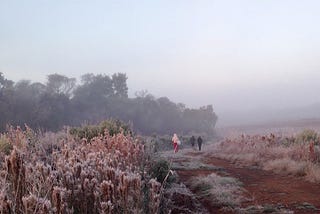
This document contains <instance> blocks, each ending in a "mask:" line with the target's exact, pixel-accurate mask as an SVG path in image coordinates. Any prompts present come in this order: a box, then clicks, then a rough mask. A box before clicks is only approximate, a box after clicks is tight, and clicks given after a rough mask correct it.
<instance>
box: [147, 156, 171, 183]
mask: <svg viewBox="0 0 320 214" xmlns="http://www.w3.org/2000/svg"><path fill="white" fill-rule="evenodd" d="M169 172H170V163H169V162H168V161H166V160H158V161H155V162H154V163H152V165H151V167H150V175H151V177H153V178H157V181H158V182H160V183H163V181H164V179H165V178H166V176H167V175H168V174H169ZM173 181H174V177H173V175H171V174H170V175H169V177H168V179H167V182H168V183H172V182H173Z"/></svg>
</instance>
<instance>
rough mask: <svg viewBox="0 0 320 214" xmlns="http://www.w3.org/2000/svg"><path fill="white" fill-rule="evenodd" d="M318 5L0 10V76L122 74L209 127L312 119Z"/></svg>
mask: <svg viewBox="0 0 320 214" xmlns="http://www.w3.org/2000/svg"><path fill="white" fill-rule="evenodd" d="M319 6H320V3H319V2H318V1H315V0H308V1H276V0H272V1H267V2H261V1H232V0H230V1H206V0H204V1H183V2H182V1H174V2H172V1H152V2H146V1H135V2H128V1H94V2H87V1H67V2H66V1H51V2H43V1H37V0H31V1H28V2H20V1H9V0H5V1H1V2H0V26H1V29H0V47H1V48H0V72H2V73H3V74H4V76H5V77H6V78H7V79H9V80H13V81H14V82H18V81H19V80H22V79H27V80H31V81H32V82H41V83H43V84H45V83H46V81H47V76H48V75H50V74H54V73H58V74H61V75H64V76H67V77H69V78H77V80H78V84H79V82H80V77H81V76H82V75H84V74H87V73H93V74H96V75H97V74H106V75H112V74H114V73H125V74H126V75H127V77H128V81H127V86H128V96H129V97H130V98H134V97H135V93H136V92H139V91H142V90H147V91H148V93H150V94H152V95H153V96H154V97H155V98H160V97H167V98H169V99H170V100H171V101H173V102H175V103H183V104H185V105H186V106H187V107H189V108H199V107H201V106H206V105H213V110H214V112H215V113H216V114H217V115H218V118H219V119H218V121H217V126H218V127H219V126H232V125H241V124H248V123H251V124H252V123H253V124H254V123H263V122H266V121H271V120H296V119H301V118H319V116H320V113H319V110H318V109H319V108H318V106H319V103H320V97H319V96H320V95H319V93H318V91H319V89H320V86H319V84H318V82H319V79H320V72H319V69H320V61H319V57H320V30H319V27H318V23H319V21H320V14H319V13H318V8H319Z"/></svg>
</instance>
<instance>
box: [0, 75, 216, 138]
mask: <svg viewBox="0 0 320 214" xmlns="http://www.w3.org/2000/svg"><path fill="white" fill-rule="evenodd" d="M0 113H1V117H0V130H1V131H3V130H5V128H6V125H7V124H10V125H14V126H16V125H19V126H23V125H24V124H27V125H28V126H30V127H32V128H35V129H38V128H40V129H42V130H50V131H56V130H59V129H61V128H62V127H63V126H64V125H68V126H79V125H81V124H84V123H86V124H91V123H97V122H100V121H102V120H105V119H107V118H115V119H120V120H122V121H124V122H127V123H129V124H132V126H133V129H134V130H135V131H137V132H139V133H143V134H153V133H157V134H171V133H172V132H178V133H185V134H187V133H189V132H205V133H207V134H212V133H213V130H214V126H215V124H216V121H217V115H216V114H215V112H214V111H213V107H212V105H208V106H204V107H201V108H199V109H191V108H187V107H186V106H185V105H184V104H181V103H174V102H172V101H171V100H169V99H168V98H167V97H160V98H155V97H154V96H152V95H151V94H148V93H147V92H146V91H141V92H137V93H136V97H135V98H129V97H128V87H127V76H126V74H124V73H115V74H113V75H111V76H109V75H105V74H97V75H95V74H85V75H82V76H81V81H80V83H79V84H77V80H76V79H75V78H69V77H67V76H64V75H60V74H50V75H48V76H47V82H46V83H45V84H43V83H40V82H31V81H30V80H21V81H18V82H14V81H12V80H8V79H6V78H5V77H4V75H3V74H2V73H1V72H0Z"/></svg>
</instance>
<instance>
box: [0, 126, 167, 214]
mask: <svg viewBox="0 0 320 214" xmlns="http://www.w3.org/2000/svg"><path fill="white" fill-rule="evenodd" d="M35 135H36V134H35V133H34V132H32V130H30V129H28V128H27V130H26V131H22V130H21V129H20V128H18V129H13V128H11V129H10V130H9V131H8V132H7V133H6V134H4V135H2V136H1V140H2V141H4V140H3V139H5V140H6V141H5V143H9V144H10V145H11V146H12V149H11V150H10V152H9V155H8V156H6V157H5V161H4V162H2V163H1V179H0V185H1V192H0V212H1V213H155V212H156V211H157V210H158V208H159V204H160V195H159V194H160V188H161V184H160V183H158V182H157V181H156V180H154V179H150V177H149V176H148V175H147V174H146V168H145V167H146V166H147V165H148V164H147V162H146V158H145V153H144V146H143V144H142V143H141V142H139V141H138V140H137V139H134V138H132V137H131V136H126V135H124V134H122V133H120V134H117V135H114V136H110V135H109V134H108V132H106V133H105V134H104V135H100V136H98V137H95V138H93V139H92V140H91V141H90V143H88V142H87V141H86V140H76V139H74V138H73V137H72V136H70V135H69V134H67V133H62V132H61V133H58V134H50V133H47V134H45V135H44V136H40V137H37V136H35ZM2 141H1V142H2ZM5 148H6V149H4V150H2V147H1V151H0V153H1V156H2V157H4V156H5V153H6V152H7V147H5ZM9 148H10V147H9Z"/></svg>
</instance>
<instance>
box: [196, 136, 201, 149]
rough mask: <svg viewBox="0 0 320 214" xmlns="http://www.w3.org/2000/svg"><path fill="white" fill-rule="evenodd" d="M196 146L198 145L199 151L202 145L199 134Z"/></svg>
mask: <svg viewBox="0 0 320 214" xmlns="http://www.w3.org/2000/svg"><path fill="white" fill-rule="evenodd" d="M197 141H198V147H199V151H201V146H202V138H201V137H200V136H199V137H198V140H197Z"/></svg>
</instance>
